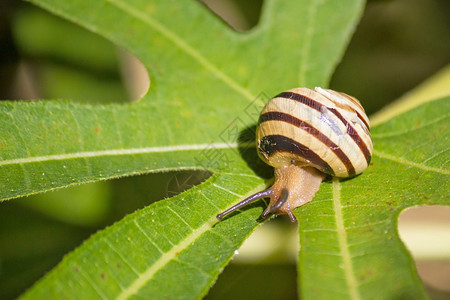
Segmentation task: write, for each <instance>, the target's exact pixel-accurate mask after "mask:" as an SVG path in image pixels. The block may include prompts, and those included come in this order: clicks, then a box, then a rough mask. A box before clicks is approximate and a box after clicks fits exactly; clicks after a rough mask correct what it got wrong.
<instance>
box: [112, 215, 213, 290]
mask: <svg viewBox="0 0 450 300" xmlns="http://www.w3.org/2000/svg"><path fill="white" fill-rule="evenodd" d="M215 223H217V219H216V217H215V216H214V217H213V218H211V219H210V220H208V221H207V222H205V223H204V224H203V225H202V226H200V227H199V228H197V229H196V230H194V231H193V232H192V233H191V234H189V235H187V236H186V238H185V239H183V240H182V241H180V242H179V243H178V244H177V245H174V247H172V249H170V250H169V251H167V252H165V253H164V254H163V255H162V256H161V257H160V258H159V259H158V260H157V261H155V262H154V263H153V264H152V265H150V266H149V267H148V268H147V269H146V270H145V271H144V272H142V273H140V274H139V276H138V278H136V280H135V281H134V282H132V283H131V284H130V285H129V286H128V287H127V288H126V289H125V290H123V291H122V292H121V293H120V295H118V296H117V299H128V298H130V297H131V296H133V295H135V294H137V292H138V291H139V290H140V289H141V288H142V287H143V286H144V285H145V284H146V283H147V282H148V281H149V280H151V279H152V278H153V276H154V275H155V274H156V273H157V272H158V271H159V270H161V269H162V268H163V267H164V266H165V265H166V264H167V263H169V262H170V261H171V260H173V259H175V257H176V256H177V255H178V253H179V252H181V251H183V250H185V249H186V248H187V247H188V246H189V245H191V244H192V243H193V242H194V241H195V240H197V239H198V238H199V237H200V236H201V235H202V234H203V233H205V232H206V231H208V230H210V229H211V228H212V226H213V225H214V224H215Z"/></svg>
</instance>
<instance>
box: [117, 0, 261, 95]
mask: <svg viewBox="0 0 450 300" xmlns="http://www.w3.org/2000/svg"><path fill="white" fill-rule="evenodd" d="M108 2H110V3H112V4H114V5H116V6H117V7H119V8H121V9H122V10H123V11H125V12H126V13H128V14H130V15H131V16H133V17H135V18H136V19H139V20H141V21H142V22H144V23H146V24H147V25H148V26H150V27H151V28H153V29H154V30H155V31H157V32H159V33H160V34H161V35H162V36H164V37H166V38H167V39H168V40H169V41H171V42H172V43H173V44H174V45H176V46H177V47H178V48H180V49H181V50H183V51H184V52H185V53H186V54H188V55H189V56H191V57H192V58H193V59H195V60H196V61H197V62H198V63H199V64H200V65H202V66H203V67H204V68H205V69H207V70H208V71H210V72H211V73H212V74H214V75H215V76H216V77H217V78H219V79H220V80H222V81H223V82H224V83H225V84H227V85H228V86H229V87H230V88H232V89H233V90H235V91H236V92H238V93H240V94H241V95H243V96H244V97H246V98H247V99H248V100H252V99H254V98H255V97H254V95H252V94H251V93H250V91H248V90H247V89H246V88H244V87H243V86H241V85H240V84H239V83H237V82H236V81H234V80H233V79H232V78H231V77H230V76H228V75H227V74H225V73H223V72H222V71H221V70H219V69H218V68H217V67H216V66H215V65H214V64H213V63H211V62H210V61H209V60H208V59H206V58H205V57H204V55H203V54H201V53H200V52H198V51H197V50H196V49H195V48H193V47H192V46H191V45H189V44H188V43H187V42H186V41H184V40H183V38H182V37H180V36H178V35H176V34H175V33H174V32H173V31H171V30H170V29H168V28H167V27H165V26H163V25H162V24H161V23H159V22H158V21H156V20H155V19H154V18H151V17H150V16H149V15H147V14H145V13H143V12H142V11H139V10H137V9H135V8H134V7H132V6H131V5H128V4H127V3H126V2H125V1H120V0H108Z"/></svg>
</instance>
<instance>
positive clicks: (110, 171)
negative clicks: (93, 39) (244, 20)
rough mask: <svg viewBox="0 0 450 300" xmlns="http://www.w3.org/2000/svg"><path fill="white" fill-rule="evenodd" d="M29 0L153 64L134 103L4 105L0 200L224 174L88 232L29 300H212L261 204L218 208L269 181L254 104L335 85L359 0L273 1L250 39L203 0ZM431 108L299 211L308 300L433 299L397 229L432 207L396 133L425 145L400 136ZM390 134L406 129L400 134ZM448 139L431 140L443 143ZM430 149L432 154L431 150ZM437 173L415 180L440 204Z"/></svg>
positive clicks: (383, 129)
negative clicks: (116, 181) (404, 218)
mask: <svg viewBox="0 0 450 300" xmlns="http://www.w3.org/2000/svg"><path fill="white" fill-rule="evenodd" d="M33 2H36V3H37V4H39V5H40V6H42V7H44V8H47V9H48V10H50V11H52V12H54V13H56V14H59V15H61V16H64V17H66V18H68V19H70V20H72V21H74V22H75V23H78V24H81V25H83V26H85V27H87V28H89V29H91V30H92V31H94V32H97V33H99V34H101V35H103V36H105V37H107V38H109V39H110V40H112V41H114V42H116V43H117V44H118V45H121V46H123V47H125V48H127V49H128V50H130V51H131V52H133V53H134V54H135V55H136V56H137V57H138V58H140V59H141V61H142V62H143V63H144V65H145V66H146V67H147V69H148V71H149V74H150V77H151V88H150V91H149V93H148V94H147V95H146V96H145V97H144V98H143V99H142V100H141V101H140V102H139V103H135V104H127V105H112V104H111V105H102V106H100V105H98V106H89V105H80V104H74V103H68V102H59V101H58V102H56V101H45V102H26V103H23V102H22V103H17V102H6V103H1V104H0V115H1V117H0V122H1V123H0V128H2V131H1V133H0V149H1V150H2V151H1V153H0V155H1V156H0V158H1V161H0V178H1V179H0V191H1V197H0V198H1V199H10V198H14V197H18V196H23V195H29V194H33V193H39V192H43V191H48V190H52V189H56V188H60V187H64V186H68V185H73V184H80V183H83V182H90V181H97V180H101V179H107V178H112V177H118V176H124V175H130V174H141V173H145V172H156V171H162V170H168V169H172V170H179V169H200V168H207V169H209V170H211V171H212V172H213V175H212V177H210V178H209V179H208V180H207V181H206V182H204V183H203V184H201V185H199V186H197V187H195V188H192V189H191V190H189V191H188V192H185V193H183V194H180V195H179V196H177V197H174V198H171V199H167V200H163V201H160V202H158V203H155V204H153V205H151V206H149V207H147V208H145V209H142V210H139V211H137V212H136V213H133V214H131V215H129V216H127V217H126V218H124V219H123V220H121V221H120V222H118V223H116V224H114V225H113V226H111V227H109V228H107V229H105V230H103V231H101V232H99V233H98V234H96V235H94V236H92V237H91V238H90V239H89V240H88V241H86V242H85V243H84V244H83V245H82V246H81V247H79V248H78V249H76V250H75V251H74V252H72V253H71V254H69V255H67V256H66V257H65V259H64V260H63V261H62V262H61V263H60V264H59V265H58V266H57V267H56V268H55V269H54V270H53V271H51V272H50V273H49V274H48V275H47V276H45V277H44V278H43V279H42V280H41V281H40V282H38V283H37V284H36V285H35V286H34V287H33V288H32V289H31V290H29V292H28V293H27V294H25V296H24V298H43V297H52V298H61V297H65V298H99V297H101V298H106V299H109V298H121V299H124V298H128V297H132V296H133V295H136V296H141V297H143V298H150V297H151V298H162V297H172V298H183V297H184V298H198V297H201V296H203V295H205V293H206V292H207V290H208V288H209V287H210V286H211V284H212V283H213V282H214V280H215V279H216V277H217V276H218V274H219V273H220V271H221V270H222V269H223V267H224V266H225V265H226V263H227V262H228V261H229V260H230V258H231V257H232V255H233V253H234V251H235V250H236V249H237V248H238V247H239V246H240V245H241V243H242V242H243V240H244V239H245V238H246V237H247V236H248V235H249V234H250V233H251V231H252V230H253V229H254V228H255V227H256V226H257V225H258V224H260V222H259V220H258V215H259V214H260V213H261V211H262V207H261V205H262V204H258V205H255V207H254V208H252V209H247V210H245V211H244V212H242V213H237V214H235V215H233V216H232V217H231V218H227V219H226V220H224V221H223V222H219V223H218V222H217V220H216V219H215V215H216V214H217V213H218V212H219V211H221V210H223V209H224V208H226V207H228V206H229V205H230V204H232V203H235V202H237V201H239V200H240V199H242V198H243V197H244V196H245V195H248V194H250V193H252V192H254V191H256V190H259V189H262V188H264V186H266V183H265V182H264V179H263V178H267V177H270V176H267V174H268V172H267V171H270V169H268V168H264V167H263V166H262V164H261V163H260V162H259V160H258V158H257V157H256V154H255V151H254V148H252V146H251V145H249V144H248V141H251V139H248V136H250V137H251V136H252V135H251V129H252V125H254V124H255V122H256V117H255V114H254V112H255V111H257V109H258V108H259V106H260V105H261V104H262V103H263V102H264V101H266V98H267V97H266V96H265V94H264V93H262V94H261V92H265V93H267V94H268V95H273V94H275V93H277V92H279V91H282V90H284V89H287V88H291V87H294V86H309V87H313V86H316V85H321V86H324V85H326V84H327V81H328V79H329V77H330V75H331V72H332V71H333V69H334V67H335V65H336V63H337V61H338V60H339V57H340V56H341V54H342V52H343V50H344V47H345V45H346V43H347V42H348V39H349V37H350V33H351V32H352V31H353V29H354V26H355V24H356V21H357V18H358V17H359V15H360V13H361V10H362V6H363V2H362V1H356V0H346V1H332V0H328V1H319V0H302V1H295V2H294V1H290V2H287V1H281V0H278V1H276V0H272V1H266V2H265V4H264V7H263V14H262V17H261V20H260V23H259V24H258V26H257V27H256V28H254V29H253V30H252V31H251V32H248V33H236V32H234V31H232V30H231V29H229V28H228V27H227V26H226V25H225V24H223V23H222V22H221V21H220V20H218V19H217V18H216V17H215V16H213V15H212V14H211V13H210V12H209V11H208V10H207V9H205V7H203V6H202V5H201V4H199V3H197V2H194V1H192V2H187V1H186V2H180V1H176V2H175V1H152V2H151V3H147V2H143V1H117V0H114V1H97V2H87V1H81V0H79V1H64V2H63V1H51V0H36V1H33ZM441 102H443V103H444V104H445V100H443V101H441ZM433 107H435V104H429V105H427V106H423V107H421V108H420V109H417V110H414V111H412V112H408V113H407V114H405V115H404V116H399V117H398V118H394V119H392V120H390V121H389V122H387V123H384V124H381V125H380V126H378V127H377V128H374V131H373V132H374V141H375V146H376V149H375V155H374V165H373V166H371V168H370V169H369V170H368V171H367V172H365V173H364V174H363V175H361V176H359V177H357V178H355V179H353V180H349V181H345V182H338V181H333V182H327V183H324V184H323V186H322V188H321V191H320V192H319V194H318V196H317V198H316V200H315V201H314V202H313V203H314V204H311V205H308V206H305V207H304V208H302V209H299V210H297V212H296V214H297V217H298V218H299V220H300V224H301V226H300V228H301V230H300V234H301V238H302V245H303V247H302V251H301V252H300V263H299V273H300V278H299V281H300V289H301V292H300V294H301V295H303V296H304V297H305V298H306V297H308V298H310V297H316V296H322V297H326V296H329V297H337V296H340V295H342V297H344V298H347V297H348V296H350V297H353V298H355V299H357V298H364V297H372V296H373V295H376V294H377V293H378V292H379V291H380V290H381V289H384V288H386V286H389V288H386V294H385V295H386V296H388V297H391V298H394V297H395V296H397V295H400V296H401V295H404V293H405V291H411V293H414V294H413V295H414V296H421V295H423V291H422V288H421V285H420V283H419V281H418V279H417V275H416V273H415V271H414V270H413V267H412V263H411V259H410V258H409V256H408V254H407V253H406V251H405V250H404V248H403V246H402V244H401V243H400V242H399V241H398V237H397V235H396V232H395V230H396V229H395V228H396V226H395V225H396V224H395V222H396V216H397V215H398V213H399V211H400V209H401V208H404V207H407V206H411V205H417V204H422V202H420V201H414V199H416V198H414V197H413V195H415V194H414V193H415V192H416V189H419V187H416V186H414V187H413V188H411V187H410V184H409V183H408V182H407V181H406V180H405V178H406V177H408V176H410V175H411V172H415V171H416V170H415V169H414V167H416V165H420V162H421V161H422V160H420V159H418V158H417V157H416V156H415V155H416V154H418V153H410V156H408V155H406V156H403V155H402V153H401V152H400V153H399V151H401V149H402V148H401V147H398V145H396V144H395V143H393V141H395V142H399V141H404V142H409V143H412V144H414V145H415V143H421V142H419V140H420V139H419V138H416V137H415V135H410V136H408V135H405V134H403V131H405V133H408V130H407V129H404V130H403V131H402V129H401V128H400V127H401V126H406V125H403V124H402V123H401V122H402V121H401V120H402V119H401V118H404V119H406V120H408V121H409V122H410V123H412V124H416V123H415V122H414V121H413V120H416V121H417V120H422V119H417V117H422V116H421V114H422V115H426V117H427V119H428V120H430V119H433V118H435V119H439V115H438V113H439V112H440V111H439V110H437V109H433ZM426 110H428V111H426ZM441 121H442V122H444V121H445V119H441ZM431 124H439V121H438V122H435V123H431ZM405 128H409V127H405ZM392 129H394V130H392ZM248 132H250V134H247V133H248ZM389 132H400V138H399V137H394V138H391V139H390V138H389V135H388V133H389ZM377 135H378V136H377ZM441 135H442V136H443V137H444V138H445V137H446V135H445V134H443V133H442V132H441ZM447 135H448V134H447ZM424 137H427V136H425V135H424ZM428 138H429V139H431V138H430V137H428ZM436 141H437V140H436ZM443 142H445V140H443V139H441V140H439V141H437V142H436V143H434V146H435V147H436V148H434V150H435V152H433V153H436V151H442V149H441V148H442V145H444V146H445V144H443ZM386 144H387V145H388V146H386ZM417 146H418V147H419V144H417ZM439 147H441V148H439ZM404 148H406V146H404V147H403V149H404ZM419 148H421V147H419ZM439 149H441V150H439ZM431 150H433V149H431ZM431 150H430V149H424V150H423V153H422V154H423V155H424V156H425V158H424V159H426V158H427V157H431V155H432V154H430V151H431ZM443 153H444V154H445V152H443ZM419 154H420V153H419ZM407 162H409V163H412V164H410V165H407V164H405V163H407ZM396 166H397V167H396ZM398 166H400V168H399V167H398ZM431 167H432V168H431V169H430V170H428V171H426V170H423V169H420V168H419V170H422V171H423V173H419V174H416V176H414V177H412V179H413V180H415V178H419V179H420V180H416V181H419V182H421V183H420V184H421V185H422V189H421V190H422V191H423V190H424V189H423V186H425V187H426V188H427V189H430V187H431V191H432V192H433V195H431V192H430V195H427V197H428V199H432V200H431V202H430V203H444V202H445V201H444V200H446V199H444V198H443V197H444V196H442V194H439V192H440V191H441V190H440V189H437V188H434V184H439V180H440V181H441V183H440V185H442V184H443V183H444V184H445V183H446V181H444V177H442V176H439V173H437V172H434V171H433V170H434V169H439V168H440V166H439V167H436V166H431ZM391 169H392V170H393V171H391V174H389V177H387V176H384V174H385V173H386V172H389V171H390V170H391ZM443 172H444V173H445V172H446V171H445V170H444V171H443ZM446 174H448V173H446ZM405 176H406V177H405ZM433 176H434V177H433ZM432 177H433V178H432ZM435 178H439V179H438V180H437V181H436V179H435ZM400 179H401V181H400V184H399V182H397V181H398V180H400ZM386 181H387V182H386ZM431 183H433V185H431ZM369 187H372V188H369ZM381 187H384V188H383V193H381V191H380V189H381ZM389 192H390V193H391V194H388V193H389ZM398 197H399V198H398ZM404 197H406V198H404ZM391 200H392V201H393V202H392V203H391ZM383 201H384V202H383ZM433 201H434V202H433ZM374 203H375V204H374ZM355 240H356V241H358V242H355ZM359 242H360V243H359ZM349 245H351V247H349ZM361 245H362V246H361ZM382 246H383V247H386V248H381V247H382ZM358 247H361V248H358ZM385 249H386V251H384V250H385ZM386 258H387V259H386ZM379 260H380V261H379ZM381 260H385V261H381ZM394 260H395V261H396V263H392V261H394ZM368 268H372V269H368ZM386 273H389V274H388V275H389V276H386V278H384V277H383V278H381V277H380V275H385V274H386ZM405 274H406V275H405ZM404 275H405V276H404ZM395 276H397V277H395ZM393 280H394V281H393ZM365 289H368V291H367V293H368V292H371V291H372V294H366V290H365ZM373 291H374V292H373ZM335 292H337V293H339V294H337V296H336V294H335Z"/></svg>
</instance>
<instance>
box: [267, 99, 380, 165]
mask: <svg viewBox="0 0 450 300" xmlns="http://www.w3.org/2000/svg"><path fill="white" fill-rule="evenodd" d="M275 98H285V99H291V100H295V101H297V102H300V103H302V104H305V105H307V106H309V107H311V108H313V109H315V110H317V111H319V112H320V111H321V110H320V108H321V107H322V104H320V103H319V102H317V101H315V100H313V99H311V98H309V97H306V96H303V95H300V94H297V93H293V92H282V93H280V94H278V95H277V96H276V97H275ZM328 109H329V110H330V111H331V112H332V113H333V114H334V115H335V116H336V117H337V118H338V119H339V120H341V122H342V123H343V124H344V125H345V127H346V128H347V133H348V134H349V135H350V137H351V138H352V139H353V141H354V142H355V143H356V144H357V145H358V147H359V149H360V150H361V152H362V153H363V155H364V158H365V159H366V161H367V164H369V163H370V159H371V156H372V155H371V154H370V151H369V149H368V148H367V145H366V144H365V143H364V141H363V140H362V139H361V137H360V136H359V134H358V132H357V131H356V130H355V129H354V128H353V127H352V125H351V124H350V123H349V122H347V120H345V118H344V117H343V116H342V115H341V114H340V113H339V112H338V111H337V110H336V109H335V108H328ZM363 119H364V118H363Z"/></svg>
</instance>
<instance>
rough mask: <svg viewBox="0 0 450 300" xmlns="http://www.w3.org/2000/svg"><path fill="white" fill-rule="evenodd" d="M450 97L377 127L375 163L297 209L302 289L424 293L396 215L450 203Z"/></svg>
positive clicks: (349, 295) (346, 295) (348, 294)
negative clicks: (401, 239)
mask: <svg viewBox="0 0 450 300" xmlns="http://www.w3.org/2000/svg"><path fill="white" fill-rule="evenodd" d="M449 100H450V97H447V98H444V99H442V100H439V101H435V102H431V103H428V104H424V105H422V106H419V107H417V108H414V109H412V110H411V111H408V112H406V113H404V114H402V115H399V116H397V117H394V118H392V119H391V120H389V121H387V122H385V123H382V124H380V125H378V126H376V127H374V128H373V129H372V139H373V142H374V147H375V148H374V155H373V159H372V162H371V166H370V168H369V169H368V170H367V171H366V172H364V174H363V175H361V176H358V177H357V178H354V179H351V180H348V181H343V182H340V181H338V180H336V179H333V180H332V182H330V183H328V184H323V185H322V187H321V189H320V191H319V193H318V195H317V196H316V197H315V199H314V201H313V202H312V203H311V205H306V206H304V207H302V208H301V209H298V210H297V211H296V215H297V217H298V218H299V219H300V239H301V243H302V249H301V251H300V256H299V264H298V270H299V273H300V275H299V285H300V293H301V295H302V296H304V297H305V298H311V297H319V298H320V299H328V298H329V299H336V298H337V296H336V295H339V296H340V297H342V298H343V299H364V298H372V297H375V298H378V299H416V298H419V299H420V298H424V295H425V294H424V290H423V287H422V285H421V283H420V280H419V278H418V276H417V274H416V272H414V271H413V270H412V269H413V263H412V259H411V257H410V255H409V254H408V252H407V251H406V249H405V247H404V245H403V243H402V242H401V241H400V238H399V236H398V232H397V218H398V215H399V214H400V212H401V211H402V210H403V209H405V208H407V207H411V206H417V205H436V204H442V205H449V204H450V199H449V198H448V190H449V188H450V186H449V176H448V175H449V174H450V172H449V170H448V168H447V165H448V162H449V159H448V158H449V155H448V145H449V142H450V141H449V136H450V135H449V128H448V123H449V117H450V115H449V112H450V101H449ZM443 112H444V113H443ZM318 280H321V282H322V283H321V285H318V284H317V281H318ZM324 282H326V283H327V287H326V288H324V284H325V283H324Z"/></svg>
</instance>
